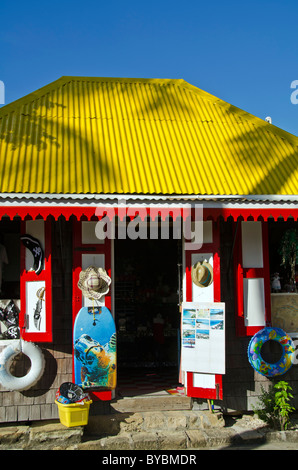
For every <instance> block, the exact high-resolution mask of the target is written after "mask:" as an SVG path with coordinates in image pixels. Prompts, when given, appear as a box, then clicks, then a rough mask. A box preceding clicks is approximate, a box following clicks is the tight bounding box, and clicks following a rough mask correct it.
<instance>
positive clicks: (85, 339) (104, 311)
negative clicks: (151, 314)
mask: <svg viewBox="0 0 298 470" xmlns="http://www.w3.org/2000/svg"><path fill="white" fill-rule="evenodd" d="M116 346H117V345H116V326H115V321H114V318H113V316H112V314H111V312H110V310H109V309H108V308H107V307H83V308H81V310H80V311H79V313H78V314H77V316H76V319H75V323H74V329H73V347H74V382H75V383H76V384H77V385H79V386H80V387H82V388H83V389H88V388H89V389H92V388H100V389H105V390H112V389H114V388H115V387H116V382H117V367H116Z"/></svg>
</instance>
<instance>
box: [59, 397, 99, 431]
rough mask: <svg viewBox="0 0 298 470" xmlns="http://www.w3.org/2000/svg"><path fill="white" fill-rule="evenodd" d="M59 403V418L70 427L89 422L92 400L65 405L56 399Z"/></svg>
mask: <svg viewBox="0 0 298 470" xmlns="http://www.w3.org/2000/svg"><path fill="white" fill-rule="evenodd" d="M55 403H56V404H57V405H58V411H59V419H60V422H61V424H64V426H67V427H68V428H71V427H74V426H85V425H86V424H88V419H89V408H90V405H91V403H92V400H89V401H86V402H82V403H80V402H78V403H70V404H68V405H65V404H63V403H59V402H58V401H56V400H55Z"/></svg>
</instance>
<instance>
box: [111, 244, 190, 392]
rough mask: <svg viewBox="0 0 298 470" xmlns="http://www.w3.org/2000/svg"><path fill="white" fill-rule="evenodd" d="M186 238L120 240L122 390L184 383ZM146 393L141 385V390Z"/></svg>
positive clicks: (117, 274) (118, 282)
mask: <svg viewBox="0 0 298 470" xmlns="http://www.w3.org/2000/svg"><path fill="white" fill-rule="evenodd" d="M179 242H181V241H180V240H171V239H170V240H162V239H159V240H140V239H138V240H129V239H126V240H115V257H114V259H115V262H114V264H115V284H114V289H115V290H114V292H115V319H116V328H117V370H118V374H117V375H118V390H121V389H122V390H123V388H125V389H126V394H127V392H128V389H129V388H131V395H133V394H134V395H135V394H137V393H138V389H139V387H140V383H141V382H142V384H143V392H144V390H145V389H148V390H147V391H148V392H149V391H150V387H151V388H152V389H153V388H155V389H158V388H160V389H161V388H166V387H168V388H171V387H174V386H176V385H177V384H178V376H179V357H180V352H179V351H180V314H179V305H178V303H179V299H178V279H179V276H178V269H179V268H178V263H179V255H180V253H179V248H180V245H179ZM139 392H140V393H141V392H142V391H141V390H140V391H139Z"/></svg>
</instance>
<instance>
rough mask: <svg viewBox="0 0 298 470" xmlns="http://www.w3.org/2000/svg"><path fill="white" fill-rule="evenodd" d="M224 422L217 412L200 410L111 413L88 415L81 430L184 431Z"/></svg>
mask: <svg viewBox="0 0 298 470" xmlns="http://www.w3.org/2000/svg"><path fill="white" fill-rule="evenodd" d="M224 424H225V423H224V419H223V416H222V414H221V413H210V412H209V411H200V410H180V411H160V410H159V411H142V412H137V413H113V414H109V415H101V416H89V421H88V425H87V426H86V427H85V432H84V434H85V435H89V436H91V435H93V436H99V437H105V436H116V435H117V436H120V435H123V434H127V433H130V434H134V433H138V434H139V433H146V432H147V433H152V432H162V431H165V432H179V431H183V432H184V431H186V430H198V429H210V428H212V429H214V428H222V427H223V426H224Z"/></svg>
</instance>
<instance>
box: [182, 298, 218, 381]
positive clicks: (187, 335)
mask: <svg viewBox="0 0 298 470" xmlns="http://www.w3.org/2000/svg"><path fill="white" fill-rule="evenodd" d="M181 368H182V370H185V371H189V372H201V373H211V374H225V304H224V303H221V302H183V304H182V318H181Z"/></svg>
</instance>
